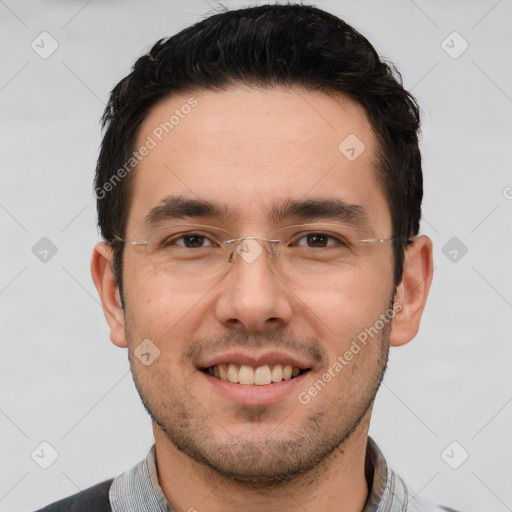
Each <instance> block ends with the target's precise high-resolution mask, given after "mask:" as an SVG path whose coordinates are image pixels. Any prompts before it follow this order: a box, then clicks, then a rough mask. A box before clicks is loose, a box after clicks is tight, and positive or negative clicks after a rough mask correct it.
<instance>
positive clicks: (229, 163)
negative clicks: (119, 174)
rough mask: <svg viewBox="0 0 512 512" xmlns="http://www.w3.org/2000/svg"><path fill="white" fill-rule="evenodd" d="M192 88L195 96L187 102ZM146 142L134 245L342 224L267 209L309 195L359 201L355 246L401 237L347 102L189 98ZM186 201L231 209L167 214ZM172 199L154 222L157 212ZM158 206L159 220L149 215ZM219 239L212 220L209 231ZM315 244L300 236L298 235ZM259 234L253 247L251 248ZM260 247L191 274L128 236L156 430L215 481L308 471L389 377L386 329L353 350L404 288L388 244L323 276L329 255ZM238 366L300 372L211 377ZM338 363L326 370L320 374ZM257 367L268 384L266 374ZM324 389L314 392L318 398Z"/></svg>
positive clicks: (260, 479)
mask: <svg viewBox="0 0 512 512" xmlns="http://www.w3.org/2000/svg"><path fill="white" fill-rule="evenodd" d="M190 97H193V98H194V99H195V100H196V101H197V105H196V106H195V107H194V108H191V109H189V108H182V106H183V105H185V104H187V101H188V100H189V98H190ZM176 109H178V110H179V111H180V113H181V116H179V117H180V119H179V122H177V123H175V124H174V126H173V128H172V130H169V128H168V131H169V133H168V134H167V133H165V131H163V133H162V129H160V130H158V127H159V126H161V123H165V122H166V121H168V120H169V118H170V116H171V115H173V113H174V112H175V110H176ZM185 112H189V113H187V114H184V113H185ZM174 121H176V118H175V120H174ZM155 129H156V130H157V131H156V132H155ZM155 133H157V134H159V136H160V138H161V139H162V140H161V141H159V140H158V137H156V136H155ZM351 134H353V135H351ZM349 135H351V137H352V138H349V139H347V141H348V142H347V143H345V145H342V151H340V149H339V147H338V146H339V145H340V143H341V142H342V141H344V140H345V139H346V138H347V137H348V136H349ZM354 135H355V136H356V137H357V139H359V141H361V142H362V143H364V146H365V149H364V151H363V152H362V153H361V154H360V155H359V156H358V157H357V158H355V159H354V158H353V157H354V155H355V156H357V154H358V152H360V151H361V149H362V147H363V146H361V145H360V143H359V142H357V140H356V139H354ZM148 137H151V138H152V139H153V140H154V141H155V142H156V147H154V148H153V149H151V150H150V151H149V152H148V154H147V155H146V156H145V157H144V158H143V160H142V161H141V162H140V164H139V165H138V167H137V170H136V171H135V172H136V175H135V176H134V178H135V180H134V182H133V189H132V197H131V204H130V212H129V217H128V222H127V229H126V239H127V240H130V241H134V240H141V239H143V240H144V239H145V238H146V237H147V235H148V233H150V232H151V231H152V229H153V228H160V227H161V226H163V225H166V224H169V223H170V224H173V223H193V224H203V225H208V226H213V227H217V228H221V229H223V230H226V231H228V232H229V233H231V234H232V235H233V238H236V237H244V236H255V237H262V238H270V239H276V238H277V239H279V236H280V235H282V233H283V232H285V233H286V230H281V231H279V229H280V228H284V227H286V226H290V225H296V224H303V223H311V222H320V221H321V222H323V223H325V222H329V223H339V222H340V220H339V218H340V217H339V215H341V214H342V213H343V212H341V213H339V212H338V213H339V215H338V217H336V218H334V217H333V216H332V215H329V214H326V216H325V218H324V217H322V216H321V215H320V216H318V215H316V214H315V215H314V216H313V215H310V216H308V215H309V214H308V210H307V209H304V208H303V209H302V213H301V214H300V215H298V213H297V210H295V211H294V212H292V213H293V215H291V212H285V217H283V218H281V219H278V218H277V217H274V218H273V220H272V219H270V218H268V215H267V214H268V211H269V210H270V209H271V208H272V207H274V211H275V207H276V206H279V205H280V206H283V205H286V204H290V202H293V201H295V202H296V203H298V202H306V201H308V200H309V201H311V200H315V201H318V204H320V205H321V204H327V203H326V202H327V201H331V203H330V204H334V201H333V200H336V201H342V202H343V203H345V204H346V205H352V207H351V210H350V211H351V212H352V214H347V211H348V210H347V209H346V210H345V217H346V219H345V221H346V223H347V224H349V227H350V229H351V232H354V233H357V234H358V237H359V238H361V239H373V238H389V237H390V236H391V233H392V229H391V219H390V215H389V209H388V205H387V203H386V199H385V197H384V195H383V192H382V190H381V188H380V187H379V184H378V182H377V178H376V170H375V166H376V157H375V152H376V141H375V137H374V135H373V133H372V130H371V127H370V124H369V122H368V120H367V117H366V116H365V114H364V111H363V109H362V108H361V107H359V106H358V105H357V104H355V103H354V102H353V101H351V100H349V99H348V98H345V97H338V98H337V99H336V100H335V99H332V98H329V97H328V96H326V95H324V94H321V93H305V92H301V93H298V92H296V91H295V92H291V91H285V90H284V89H274V90H247V89H242V88H232V89H229V90H226V91H223V92H215V93H214V92H199V93H195V94H182V95H179V96H174V97H172V98H169V99H166V100H164V101H162V102H161V103H159V104H158V105H157V106H156V107H155V108H153V109H152V110H151V111H150V113H149V115H148V117H147V119H146V120H145V122H144V123H143V125H142V127H141V129H140V132H139V134H138V140H137V144H136V148H140V147H141V146H143V145H144V144H146V143H147V141H148ZM354 140H356V142H357V144H355V143H354ZM347 144H348V146H349V147H348V148H347V147H345V146H347ZM351 147H354V148H355V149H354V151H351V149H350V148H351ZM347 156H348V157H350V158H347ZM178 197H179V198H180V199H181V200H182V201H183V200H187V199H190V200H196V201H208V202H210V203H215V204H216V205H219V206H220V207H221V208H225V209H226V211H227V216H226V218H223V219H220V218H219V217H217V216H216V215H211V212H203V213H202V214H200V213H199V211H197V215H195V214H194V215H192V216H188V217H186V218H181V219H176V218H173V216H172V214H173V212H174V213H176V209H175V208H174V210H173V206H176V204H177V202H176V198H178ZM165 204H167V205H168V208H167V209H165V208H160V209H159V210H158V212H159V215H158V216H156V217H155V215H154V213H155V211H156V210H155V208H156V207H161V206H163V205H165ZM294 204H295V203H294ZM310 204H311V203H310ZM354 205H356V206H357V207H356V208H354V207H353V206H354ZM151 212H153V217H154V218H153V220H148V219H147V216H148V215H150V213H151ZM311 212H312V210H311V211H310V213H311ZM353 212H356V213H353ZM191 213H193V212H191ZM205 213H206V214H207V215H206V214H205ZM331 214H332V212H331ZM299 231H301V232H302V231H306V229H303V230H299ZM211 232H212V233H213V236H215V233H216V232H215V231H211ZM209 233H210V231H209V228H204V232H202V234H204V235H206V236H208V234H209ZM198 240H199V244H197V243H198ZM202 240H203V239H197V238H194V239H189V240H188V241H189V242H190V241H192V242H193V245H189V246H188V247H184V246H181V247H180V248H179V250H180V251H188V250H190V251H197V250H200V251H201V250H212V247H211V246H209V247H207V248H206V249H205V248H204V247H203V243H206V244H209V243H210V242H208V241H206V242H204V241H202ZM206 240H207V239H206ZM315 240H318V239H315V238H314V237H313V239H311V238H308V237H307V236H306V237H305V238H303V239H302V242H301V243H307V244H309V243H311V242H313V243H314V242H315ZM321 240H325V239H323V238H322V239H321ZM180 243H183V240H182V241H181V242H180ZM252 243H254V242H252ZM257 243H258V246H254V245H250V244H249V245H248V246H247V247H249V248H251V250H257V247H260V245H259V242H257ZM194 244H196V245H194ZM266 244H267V242H261V247H262V248H263V249H264V250H263V252H262V253H261V254H258V255H257V256H258V257H257V258H255V259H254V260H253V259H251V258H246V259H244V258H243V257H240V254H238V256H237V257H236V258H235V260H234V262H232V263H227V262H226V263H225V265H226V269H227V270H226V272H224V273H222V274H215V275H210V273H208V277H206V278H204V279H203V278H202V274H201V273H200V272H196V271H194V272H191V273H190V274H189V275H187V274H186V273H176V272H174V271H173V270H172V269H171V268H170V267H169V266H166V265H165V264H159V265H156V264H155V260H151V259H149V258H148V254H149V253H148V251H146V250H145V248H144V247H143V246H142V247H133V246H129V245H127V246H126V247H125V249H124V266H123V285H124V295H125V301H126V302H125V303H126V309H125V320H126V341H127V344H128V348H129V354H130V361H131V365H132V371H133V375H134V379H135V382H136V385H137V388H138V390H139V392H140V394H141V397H142V399H143V401H144V403H145V405H146V407H147V408H148V410H149V411H150V414H151V416H152V417H153V419H154V421H155V423H156V424H157V427H155V428H156V431H158V435H161V436H167V439H168V440H170V441H171V442H172V443H173V445H174V446H176V447H177V448H178V449H179V450H181V451H182V452H184V453H186V454H188V455H189V456H191V457H192V458H193V459H195V460H197V461H200V462H203V463H205V464H207V465H208V466H210V467H212V468H214V469H215V470H216V471H218V472H220V473H221V474H224V475H227V476H230V477H232V478H235V479H237V480H239V481H245V482H248V483H252V484H260V485H264V484H270V483H276V482H278V481H280V480H286V479H289V478H292V477H293V476H295V475H297V474H300V473H302V472H304V471H306V470H309V469H311V468H312V467H314V466H315V465H316V464H318V463H319V462H320V461H322V460H323V459H325V457H326V456H327V455H329V454H330V453H332V452H333V451H334V450H335V449H336V448H337V447H339V446H340V444H341V443H342V442H343V441H344V440H345V439H346V438H348V436H350V434H351V433H352V432H353V431H354V429H356V427H359V429H362V428H364V427H367V425H368V421H369V416H370V411H371V404H372V402H373V399H374V397H375V393H376V391H377V388H378V386H379V383H380V380H381V378H382V375H383V373H384V370H385V365H386V361H387V352H388V336H389V329H388V328H389V327H390V324H389V323H388V324H386V327H384V328H383V329H380V330H379V332H378V334H376V335H374V336H373V337H368V341H367V343H366V344H362V343H361V342H359V343H358V345H359V347H360V350H359V351H358V352H357V353H355V352H356V351H355V350H354V349H352V353H353V357H352V358H350V360H347V358H346V357H344V354H345V353H346V352H347V351H350V350H351V346H352V347H353V344H352V343H353V341H354V340H357V337H358V335H360V333H361V332H363V331H365V329H369V328H371V327H374V326H375V325H376V322H377V321H378V320H379V315H381V314H382V313H385V312H386V311H388V310H389V308H390V301H391V300H392V298H393V295H394V293H393V292H394V287H393V255H392V246H391V244H389V243H384V244H362V245H361V250H360V251H357V252H356V253H354V254H352V255H351V256H348V257H346V258H345V259H344V260H342V261H341V263H338V264H334V263H332V262H331V263H330V265H331V267H329V268H330V270H329V272H328V273H327V274H326V273H325V268H327V267H325V265H328V263H325V262H324V263H321V262H320V263H318V265H319V266H318V267H315V266H314V265H313V266H307V269H306V270H304V269H303V268H302V267H301V265H302V264H303V263H301V261H300V258H295V259H294V257H289V258H288V256H286V258H288V259H287V260H286V262H285V261H284V260H283V261H274V260H273V259H272V258H269V254H270V253H269V252H267V245H266ZM268 247H270V246H268ZM320 250H329V247H326V248H323V249H322V248H320ZM242 256H243V254H242ZM284 257H285V256H283V258H284ZM281 264H283V265H285V267H283V268H285V269H286V270H283V271H281V270H280V265H281ZM203 265H204V263H203ZM308 265H309V264H308ZM322 265H323V266H322ZM191 268H194V269H196V268H199V267H191ZM305 268H306V267H305ZM315 268H318V272H317V271H316V270H315ZM207 270H208V266H207V265H206V266H205V272H206V271H207ZM377 325H382V323H381V324H377ZM147 339H149V340H151V343H152V344H154V345H156V347H158V349H159V350H160V355H159V356H158V357H157V358H156V359H155V360H154V361H153V362H152V363H151V364H149V365H145V364H143V363H142V362H141V361H140V360H139V359H138V358H137V357H135V354H134V351H135V350H136V349H137V347H138V346H139V345H140V343H141V342H142V341H143V340H147ZM146 343H147V342H146ZM151 346H153V345H151ZM340 356H341V357H342V358H343V361H344V362H343V364H342V363H340V362H339V361H340V359H339V357H340ZM336 361H338V362H339V364H341V366H342V369H340V366H339V365H335V363H336ZM229 363H234V370H233V369H231V377H233V375H235V379H236V369H237V368H238V367H239V366H240V364H242V363H244V364H245V365H246V366H249V367H252V368H249V370H252V371H254V370H255V368H257V367H264V366H265V365H269V370H270V371H271V372H272V370H274V366H275V365H276V364H281V365H282V370H283V371H284V372H285V373H286V371H289V370H285V369H284V367H285V366H286V365H290V366H292V367H298V368H300V369H301V373H300V374H299V375H298V376H296V377H294V378H292V379H289V380H283V381H281V382H276V383H271V384H265V385H258V384H252V385H251V384H240V383H232V382H226V381H224V380H222V379H219V378H218V377H216V376H215V375H210V373H209V371H208V370H206V367H214V366H217V365H219V364H224V365H227V364H229ZM223 368H224V369H225V370H226V371H229V366H224V367H223ZM213 370H214V371H215V373H217V372H218V371H219V370H218V369H213ZM329 370H330V375H331V378H330V379H328V378H326V377H323V376H324V374H326V373H329ZM243 371H244V372H246V371H247V368H244V369H243ZM257 371H258V372H259V374H261V375H263V377H262V378H263V379H264V380H265V378H266V377H265V376H266V375H267V369H266V368H264V369H263V370H257ZM279 371H280V369H277V370H275V372H277V373H276V375H277V377H276V378H277V379H278V378H279V375H278V374H279ZM242 380H243V379H242ZM319 380H321V381H322V382H323V385H322V384H318V381H319ZM315 383H317V385H316V389H317V392H316V393H315V392H314V391H313V392H311V391H310V389H311V387H312V386H314V385H315ZM307 397H309V398H310V400H308V399H307ZM306 402H307V403H306ZM155 435H157V434H155Z"/></svg>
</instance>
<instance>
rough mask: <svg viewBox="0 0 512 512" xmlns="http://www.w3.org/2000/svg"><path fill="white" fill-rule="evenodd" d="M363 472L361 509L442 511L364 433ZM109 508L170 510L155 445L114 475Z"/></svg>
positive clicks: (120, 511) (119, 510) (140, 511)
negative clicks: (412, 487) (416, 493)
mask: <svg viewBox="0 0 512 512" xmlns="http://www.w3.org/2000/svg"><path fill="white" fill-rule="evenodd" d="M365 473H366V478H367V481H368V482H369V484H370V483H371V490H370V492H369V495H368V499H367V500H366V503H365V506H364V508H363V510H362V511H361V512H443V511H446V510H448V509H444V508H442V507H438V506H436V505H434V504H432V503H429V502H427V501H424V500H422V499H420V498H419V497H414V499H413V493H412V492H411V490H410V489H409V488H408V487H407V486H406V484H405V482H404V481H403V480H402V478H400V476H399V475H397V474H396V473H395V472H394V471H393V470H392V469H391V468H390V467H389V466H388V465H387V463H386V460H385V458H384V456H383V455H382V452H381V451H380V450H379V448H378V446H377V444H376V443H375V441H373V439H372V438H371V437H368V445H367V451H366V461H365ZM109 497H110V504H111V507H112V511H113V512H174V509H173V508H172V507H171V505H170V504H169V502H168V501H167V499H166V497H165V495H164V493H163V492H162V489H161V487H160V485H159V483H158V474H157V470H156V463H155V445H153V446H152V447H151V449H150V450H149V453H148V455H147V457H146V458H145V459H144V460H142V461H141V462H139V463H138V464H137V465H136V466H135V467H133V468H132V469H130V470H128V471H126V472H125V473H123V474H122V475H120V476H118V477H117V478H115V479H114V481H113V482H112V485H111V487H110V492H109Z"/></svg>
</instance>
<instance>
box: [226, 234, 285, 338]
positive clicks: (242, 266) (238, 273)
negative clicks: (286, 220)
mask: <svg viewBox="0 0 512 512" xmlns="http://www.w3.org/2000/svg"><path fill="white" fill-rule="evenodd" d="M268 244H269V243H268V242H265V241H262V240H257V239H251V238H250V237H248V238H246V239H244V240H242V241H241V243H240V244H239V245H238V246H237V247H236V249H235V247H233V253H232V255H231V263H227V264H228V265H233V266H232V267H231V269H230V271H229V272H228V274H227V275H226V276H225V277H224V279H223V280H222V283H221V284H220V294H219V297H218V300H217V303H216V316H217V319H218V321H219V322H220V323H222V324H223V325H225V326H226V327H228V328H230V329H233V328H236V329H243V330H246V331H250V332H255V331H262V330H265V329H270V328H271V329H277V328H283V327H285V326H287V325H288V324H289V323H290V320H291V317H292V300H293V294H292V292H291V291H290V290H289V289H288V287H287V286H286V283H285V282H284V281H283V279H282V278H281V277H280V276H279V275H278V273H277V266H276V265H274V264H273V261H274V254H273V251H272V250H271V247H270V246H269V245H268Z"/></svg>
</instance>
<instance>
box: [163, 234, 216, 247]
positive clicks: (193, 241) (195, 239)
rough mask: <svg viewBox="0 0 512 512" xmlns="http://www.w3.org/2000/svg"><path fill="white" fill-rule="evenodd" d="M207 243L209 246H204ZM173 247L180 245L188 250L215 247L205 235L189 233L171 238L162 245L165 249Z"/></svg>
mask: <svg viewBox="0 0 512 512" xmlns="http://www.w3.org/2000/svg"><path fill="white" fill-rule="evenodd" d="M205 242H208V244H207V245H203V244H204V243H205ZM173 245H178V246H180V247H185V248H187V249H200V248H202V247H209V246H213V244H212V243H211V242H210V240H209V239H208V238H207V237H206V236H205V235H201V234H199V233H189V234H186V235H180V236H177V237H174V238H169V239H167V240H165V241H164V242H163V244H162V246H163V247H170V246H173Z"/></svg>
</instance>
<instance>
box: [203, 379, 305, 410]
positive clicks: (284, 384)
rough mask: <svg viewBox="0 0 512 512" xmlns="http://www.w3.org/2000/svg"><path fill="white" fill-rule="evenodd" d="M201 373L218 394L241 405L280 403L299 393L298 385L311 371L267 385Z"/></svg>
mask: <svg viewBox="0 0 512 512" xmlns="http://www.w3.org/2000/svg"><path fill="white" fill-rule="evenodd" d="M200 373H201V374H202V375H203V377H204V378H205V379H206V381H207V382H208V384H209V385H211V386H213V388H214V391H215V393H216V394H217V395H219V394H220V395H222V396H225V397H226V398H228V399H230V400H231V401H233V402H236V403H238V404H240V405H270V404H275V403H278V402H279V401H280V400H282V399H283V398H285V397H287V396H289V395H291V394H292V393H295V394H297V395H298V387H299V386H301V384H302V383H303V381H304V379H305V378H306V377H307V376H308V375H309V373H310V371H307V372H305V373H301V374H300V375H298V376H297V377H294V378H293V379H290V380H282V381H281V382H273V383H272V384H267V385H265V386H257V385H250V384H249V385H245V384H234V383H232V382H227V381H225V380H221V379H217V378H216V377H212V376H211V375H209V374H207V373H205V372H202V371H201V372H200Z"/></svg>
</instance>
